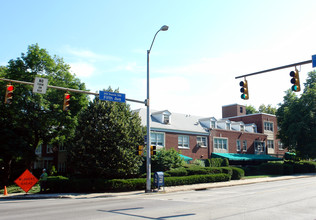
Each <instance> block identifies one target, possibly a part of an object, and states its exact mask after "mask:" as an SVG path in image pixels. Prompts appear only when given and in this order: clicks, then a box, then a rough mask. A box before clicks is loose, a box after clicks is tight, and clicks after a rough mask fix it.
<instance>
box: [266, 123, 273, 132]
mask: <svg viewBox="0 0 316 220" xmlns="http://www.w3.org/2000/svg"><path fill="white" fill-rule="evenodd" d="M264 130H266V131H273V122H264Z"/></svg>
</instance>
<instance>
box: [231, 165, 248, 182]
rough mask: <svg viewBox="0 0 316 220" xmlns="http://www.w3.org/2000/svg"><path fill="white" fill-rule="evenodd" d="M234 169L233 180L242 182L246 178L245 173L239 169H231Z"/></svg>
mask: <svg viewBox="0 0 316 220" xmlns="http://www.w3.org/2000/svg"><path fill="white" fill-rule="evenodd" d="M231 168H232V172H233V174H232V178H231V179H232V180H240V179H241V178H243V177H244V176H245V171H244V170H243V169H241V168H238V167H231Z"/></svg>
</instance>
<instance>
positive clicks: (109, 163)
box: [68, 88, 144, 178]
mask: <svg viewBox="0 0 316 220" xmlns="http://www.w3.org/2000/svg"><path fill="white" fill-rule="evenodd" d="M109 90H110V91H111V89H110V88H109ZM115 92H118V91H115ZM76 129H77V132H76V135H75V137H74V139H73V144H72V145H71V146H70V147H69V148H68V152H69V161H70V163H69V166H70V167H71V168H72V169H73V170H74V171H75V173H77V174H79V175H81V176H89V177H105V178H123V177H124V178H125V177H131V176H134V175H136V174H138V170H139V166H140V164H141V159H140V157H139V156H136V147H137V146H138V145H141V143H142V142H143V136H144V134H143V129H142V127H141V121H140V118H139V116H138V114H137V113H135V112H132V111H131V110H130V107H129V105H127V104H125V103H117V102H106V101H100V100H99V99H98V98H96V99H94V100H93V102H90V103H89V106H88V108H86V109H84V110H83V111H82V112H81V113H80V115H79V118H78V126H77V128H76Z"/></svg>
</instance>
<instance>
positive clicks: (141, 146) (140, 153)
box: [136, 145, 144, 156]
mask: <svg viewBox="0 0 316 220" xmlns="http://www.w3.org/2000/svg"><path fill="white" fill-rule="evenodd" d="M143 154H144V146H143V145H139V146H137V150H136V155H139V156H142V155H143Z"/></svg>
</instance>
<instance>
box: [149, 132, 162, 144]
mask: <svg viewBox="0 0 316 220" xmlns="http://www.w3.org/2000/svg"><path fill="white" fill-rule="evenodd" d="M150 139H151V145H155V146H164V142H165V141H164V140H165V134H164V133H150Z"/></svg>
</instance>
